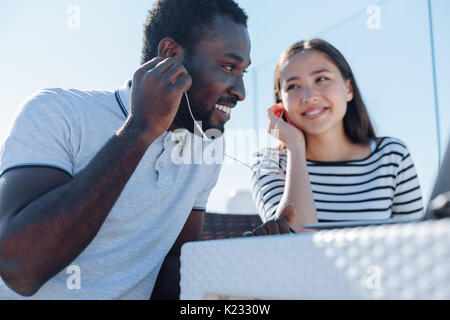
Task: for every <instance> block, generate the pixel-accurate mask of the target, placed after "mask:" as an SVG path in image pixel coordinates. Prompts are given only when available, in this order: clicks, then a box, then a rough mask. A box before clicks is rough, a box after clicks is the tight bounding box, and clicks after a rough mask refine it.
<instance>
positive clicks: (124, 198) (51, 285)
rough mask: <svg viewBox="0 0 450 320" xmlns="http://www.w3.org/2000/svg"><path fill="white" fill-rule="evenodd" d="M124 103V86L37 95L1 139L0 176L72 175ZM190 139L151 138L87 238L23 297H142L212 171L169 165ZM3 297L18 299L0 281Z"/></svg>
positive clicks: (200, 200)
mask: <svg viewBox="0 0 450 320" xmlns="http://www.w3.org/2000/svg"><path fill="white" fill-rule="evenodd" d="M118 101H122V102H123V108H125V109H126V110H122V109H121V107H120V106H119V103H118ZM129 105H130V88H129V86H128V85H126V86H124V87H123V88H121V89H120V90H119V91H117V96H116V95H115V92H111V91H79V90H73V89H71V90H65V89H59V88H58V89H46V90H41V91H39V92H37V93H36V94H35V95H33V96H32V97H30V98H29V99H28V100H27V101H26V102H25V103H24V104H23V105H22V107H21V109H20V112H19V113H18V115H17V116H16V118H15V120H14V123H13V126H12V128H11V131H10V132H9V135H8V137H7V138H6V140H5V142H4V145H3V147H2V150H1V153H0V175H1V174H3V173H4V172H5V171H7V170H9V169H11V168H16V167H20V166H34V165H43V166H51V167H55V168H58V169H60V170H64V171H65V172H67V173H68V174H70V175H72V176H76V175H77V173H79V172H80V171H81V170H83V168H85V167H86V166H87V165H88V164H89V162H90V161H91V160H92V158H93V157H94V156H95V155H96V153H97V152H98V151H99V150H100V148H101V147H102V146H103V145H104V144H105V143H106V142H107V141H108V140H109V139H110V138H111V137H112V136H113V135H114V133H115V132H116V131H117V130H118V129H119V128H120V127H121V126H122V124H123V123H124V121H125V119H126V117H125V113H126V112H128V111H129ZM191 138H193V135H192V134H191V133H187V132H186V134H185V136H184V137H183V138H182V139H180V135H176V134H174V133H172V132H166V133H164V134H163V135H162V136H160V137H159V138H157V139H156V140H155V141H154V142H153V144H152V145H151V146H150V147H149V149H148V150H147V152H146V153H145V155H144V157H143V159H142V160H141V162H140V163H139V165H138V167H137V168H136V170H135V172H134V173H133V175H132V176H131V178H130V180H129V181H128V183H127V185H126V186H125V188H124V189H123V191H122V193H121V195H120V197H119V198H118V200H117V202H116V204H115V205H114V207H113V208H112V210H111V211H110V213H109V215H108V216H107V218H106V220H105V222H104V223H103V225H102V226H101V228H100V230H99V232H98V234H97V236H96V237H95V238H94V240H93V241H92V242H91V243H90V244H89V246H88V247H87V248H86V249H85V250H84V251H83V252H82V253H81V254H80V255H79V256H78V257H77V258H76V259H75V260H74V261H73V262H72V263H71V265H70V266H69V267H68V268H66V269H64V270H62V271H61V272H60V273H59V274H57V275H56V276H55V277H53V278H52V279H50V280H49V281H48V282H47V283H46V284H45V285H44V286H43V287H42V288H41V289H40V290H39V291H38V292H37V293H36V294H35V295H34V296H33V297H31V298H35V299H121V298H122V299H148V298H149V297H150V294H151V292H152V290H153V287H154V284H155V281H156V278H157V275H158V272H159V269H160V267H161V264H162V262H163V260H164V257H165V256H166V254H167V253H168V251H169V250H170V248H171V247H172V245H173V243H174V242H175V240H176V238H177V237H178V234H179V233H180V231H181V229H182V228H183V226H184V223H185V222H186V219H187V217H188V216H189V213H190V212H191V210H193V209H205V207H206V202H207V199H208V196H209V194H210V191H211V189H212V188H213V187H214V185H215V184H216V181H217V178H218V175H219V172H220V167H221V166H220V164H216V163H213V164H206V163H204V162H203V163H201V164H190V163H185V162H180V161H178V162H176V163H175V162H174V161H173V156H174V155H176V154H179V153H180V150H182V149H183V148H187V147H190V146H192V145H190V144H189V143H186V141H189V139H191ZM211 143H214V142H206V141H203V142H201V144H203V146H206V144H211ZM206 149H207V148H206ZM197 163H198V162H197ZM46 254H47V255H51V254H57V253H56V252H55V253H52V252H48V253H46ZM45 258H46V257H45V256H42V259H45ZM11 298H23V297H21V296H19V295H17V294H15V293H14V292H13V291H12V290H10V289H9V288H8V287H7V286H6V285H5V284H4V283H2V282H1V279H0V299H11Z"/></svg>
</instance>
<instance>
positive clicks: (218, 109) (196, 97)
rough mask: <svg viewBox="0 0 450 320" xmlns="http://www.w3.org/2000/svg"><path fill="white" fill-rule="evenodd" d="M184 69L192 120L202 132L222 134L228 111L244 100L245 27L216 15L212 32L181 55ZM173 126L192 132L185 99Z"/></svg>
mask: <svg viewBox="0 0 450 320" xmlns="http://www.w3.org/2000/svg"><path fill="white" fill-rule="evenodd" d="M183 64H184V66H185V67H186V69H187V71H188V72H189V74H190V75H191V77H192V86H191V88H190V89H189V91H188V96H189V101H190V105H191V109H192V113H193V115H194V117H195V120H197V121H201V122H202V127H203V131H206V130H208V129H211V128H215V129H218V130H220V131H221V132H223V131H224V124H225V123H226V122H227V121H228V120H229V119H230V115H231V113H232V110H233V109H232V108H234V107H235V106H236V104H237V102H238V101H242V100H244V99H245V88H244V81H243V74H244V72H245V71H246V69H247V68H248V66H249V65H250V38H249V35H248V31H247V29H246V28H245V26H243V25H241V24H237V23H235V22H234V21H233V20H231V19H230V18H227V17H222V16H217V17H216V18H215V19H214V20H213V30H211V31H208V34H207V36H204V37H203V39H202V40H201V41H200V42H199V43H198V44H197V45H196V46H195V47H194V48H192V50H190V52H189V53H188V54H187V55H186V56H185V58H184V61H183ZM174 124H175V125H176V127H182V128H186V129H188V130H189V131H192V132H193V130H194V123H193V119H192V118H191V116H190V114H189V111H188V108H187V103H186V99H185V97H183V98H182V101H181V104H180V108H179V110H178V113H177V115H176V117H175V120H174Z"/></svg>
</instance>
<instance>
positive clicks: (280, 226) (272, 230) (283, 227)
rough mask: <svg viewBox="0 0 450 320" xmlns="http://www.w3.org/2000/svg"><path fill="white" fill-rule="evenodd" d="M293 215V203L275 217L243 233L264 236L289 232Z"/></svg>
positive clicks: (245, 235)
mask: <svg viewBox="0 0 450 320" xmlns="http://www.w3.org/2000/svg"><path fill="white" fill-rule="evenodd" d="M294 217H295V207H294V206H293V205H291V204H290V205H288V206H286V208H284V209H283V211H282V212H281V214H280V217H279V218H277V219H273V220H269V221H267V222H266V223H264V224H262V225H260V226H259V227H256V228H255V229H253V230H252V231H247V232H245V233H244V234H243V236H244V237H251V236H264V235H271V234H283V233H291V228H290V224H291V223H292V221H294Z"/></svg>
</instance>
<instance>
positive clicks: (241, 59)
mask: <svg viewBox="0 0 450 320" xmlns="http://www.w3.org/2000/svg"><path fill="white" fill-rule="evenodd" d="M224 56H225V57H228V58H231V59H234V60H236V61H239V62H240V63H243V62H244V59H243V58H242V57H241V56H239V55H237V54H235V53H232V52H230V53H225V54H224ZM251 64H252V61H251V60H250V61H249V63H248V65H251Z"/></svg>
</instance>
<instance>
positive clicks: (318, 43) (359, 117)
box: [274, 39, 376, 144]
mask: <svg viewBox="0 0 450 320" xmlns="http://www.w3.org/2000/svg"><path fill="white" fill-rule="evenodd" d="M306 50H315V51H320V52H323V53H325V54H326V55H327V56H328V57H329V58H330V59H331V61H332V62H333V63H334V64H335V65H336V67H337V68H338V69H339V70H340V71H341V74H342V77H343V78H344V79H345V80H350V83H351V85H352V87H353V99H352V100H351V101H350V102H348V103H347V112H346V114H345V116H344V131H345V135H346V136H347V137H348V138H349V140H350V141H351V142H353V143H358V144H360V143H367V142H369V140H370V139H375V138H376V135H375V130H374V129H373V126H372V123H371V121H370V118H369V114H368V112H367V108H366V105H365V104H364V101H363V99H362V97H361V93H360V91H359V88H358V85H357V84H356V80H355V77H354V76H353V72H352V69H351V68H350V65H349V64H348V63H347V60H345V58H344V56H343V55H342V54H341V53H340V52H339V51H338V50H337V49H336V48H335V47H333V46H332V45H331V44H329V43H328V42H326V41H324V40H321V39H312V40H309V41H299V42H296V43H294V44H293V45H292V46H290V47H289V48H288V49H286V50H285V51H284V52H283V53H282V54H281V56H280V58H279V59H278V63H277V66H276V68H275V78H274V95H275V103H280V102H282V100H281V84H280V77H281V75H280V71H281V67H282V66H283V65H284V64H285V63H286V62H287V61H288V60H289V59H290V58H292V57H293V56H294V55H296V54H297V53H300V52H303V51H306Z"/></svg>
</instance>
